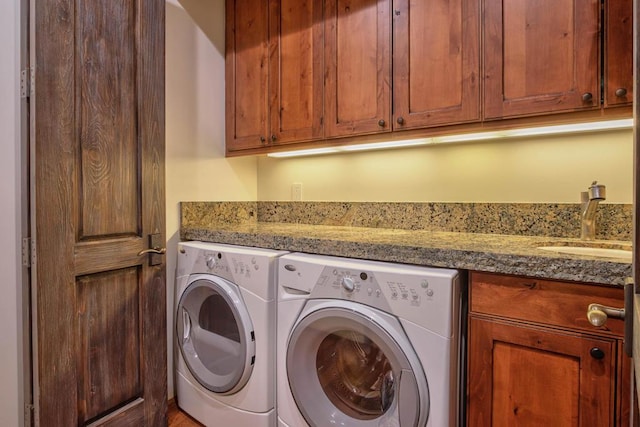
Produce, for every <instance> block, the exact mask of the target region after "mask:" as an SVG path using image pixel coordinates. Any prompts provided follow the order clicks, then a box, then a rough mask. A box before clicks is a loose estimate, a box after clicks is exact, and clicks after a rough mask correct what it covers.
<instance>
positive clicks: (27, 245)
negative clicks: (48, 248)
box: [22, 237, 36, 267]
mask: <svg viewBox="0 0 640 427" xmlns="http://www.w3.org/2000/svg"><path fill="white" fill-rule="evenodd" d="M35 263H36V241H35V240H34V239H31V238H29V237H25V238H24V239H22V265H23V266H24V267H31V266H32V265H34V264H35Z"/></svg>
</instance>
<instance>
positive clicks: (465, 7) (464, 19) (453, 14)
mask: <svg viewBox="0 0 640 427" xmlns="http://www.w3.org/2000/svg"><path fill="white" fill-rule="evenodd" d="M392 13H393V108H394V113H393V127H394V129H395V130H400V129H411V128H419V127H427V126H434V125H443V124H454V123H463V122H469V121H477V120H479V119H480V60H479V57H480V32H479V31H480V30H479V23H480V15H479V2H478V1H477V0H444V1H419V2H418V1H409V0H395V1H394V3H393V12H392Z"/></svg>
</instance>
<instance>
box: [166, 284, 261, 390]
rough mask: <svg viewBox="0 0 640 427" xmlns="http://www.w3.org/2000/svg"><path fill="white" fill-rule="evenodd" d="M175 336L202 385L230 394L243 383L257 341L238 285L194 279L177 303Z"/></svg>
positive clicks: (253, 357)
mask: <svg viewBox="0 0 640 427" xmlns="http://www.w3.org/2000/svg"><path fill="white" fill-rule="evenodd" d="M176 333H177V342H178V345H179V347H180V352H181V354H182V357H183V358H184V361H185V364H186V365H187V367H188V368H189V371H190V372H191V374H192V375H193V376H194V378H195V379H196V380H197V381H198V382H199V383H200V384H201V385H202V386H204V387H206V388H207V389H208V390H210V391H212V392H215V393H220V394H232V393H235V392H237V391H238V390H240V389H241V388H242V387H243V386H244V385H245V384H246V383H247V381H248V380H249V377H250V376H251V372H252V370H253V363H254V361H255V339H254V332H253V324H252V322H251V318H250V316H249V312H248V310H247V308H246V306H245V304H244V301H243V299H242V295H241V294H240V289H239V288H238V286H236V285H235V284H233V283H231V282H229V281H227V280H225V279H222V278H220V277H217V276H209V275H194V276H192V277H191V278H190V280H189V285H188V286H187V288H186V289H185V291H184V293H183V294H182V296H181V297H180V302H179V304H178V310H177V313H176Z"/></svg>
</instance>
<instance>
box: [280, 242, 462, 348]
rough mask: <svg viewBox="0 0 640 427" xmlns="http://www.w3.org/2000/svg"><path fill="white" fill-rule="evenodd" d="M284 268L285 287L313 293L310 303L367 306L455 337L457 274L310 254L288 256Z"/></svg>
mask: <svg viewBox="0 0 640 427" xmlns="http://www.w3.org/2000/svg"><path fill="white" fill-rule="evenodd" d="M281 265H283V266H284V269H282V268H281V269H280V277H279V281H280V282H281V284H282V285H283V286H284V285H286V286H287V287H291V288H294V289H300V290H304V289H309V290H310V295H309V298H323V299H341V300H348V301H353V302H357V303H360V304H366V305H369V306H371V307H375V308H378V309H381V310H383V311H386V312H388V313H391V314H395V315H397V316H399V317H401V318H403V319H407V320H410V321H412V322H415V323H417V324H419V325H422V326H424V327H427V328H429V329H431V330H433V331H434V332H436V333H438V334H440V335H443V336H450V333H451V330H450V325H451V316H452V313H453V312H454V311H455V310H456V309H457V305H458V304H459V295H460V291H459V276H458V272H457V271H455V270H448V269H439V268H430V267H421V266H413V265H402V264H391V263H385V262H377V261H364V260H352V259H346V258H337V257H325V256H319V255H307V254H292V255H286V256H284V257H282V258H281ZM287 267H288V268H287Z"/></svg>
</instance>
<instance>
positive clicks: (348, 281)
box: [342, 277, 356, 292]
mask: <svg viewBox="0 0 640 427" xmlns="http://www.w3.org/2000/svg"><path fill="white" fill-rule="evenodd" d="M342 287H343V288H344V290H345V291H347V292H353V290H354V289H355V288H356V284H355V282H354V281H353V279H352V278H351V277H343V278H342Z"/></svg>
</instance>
